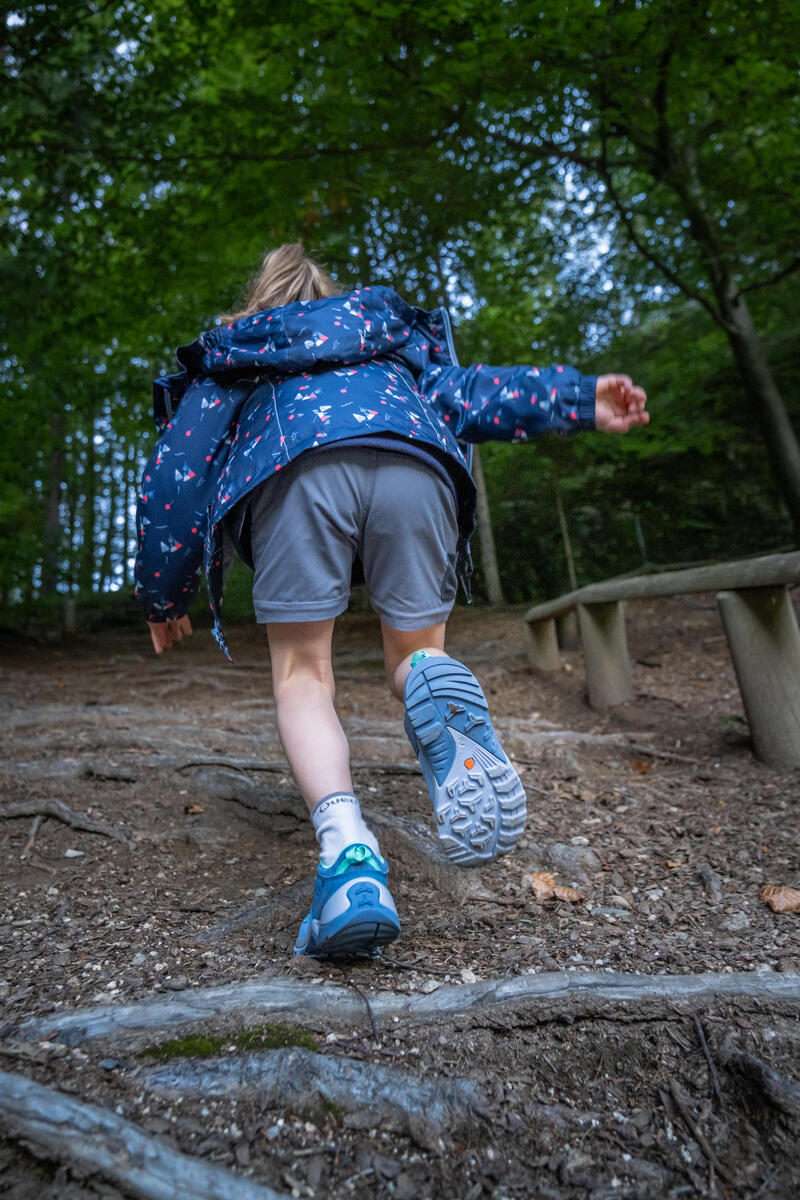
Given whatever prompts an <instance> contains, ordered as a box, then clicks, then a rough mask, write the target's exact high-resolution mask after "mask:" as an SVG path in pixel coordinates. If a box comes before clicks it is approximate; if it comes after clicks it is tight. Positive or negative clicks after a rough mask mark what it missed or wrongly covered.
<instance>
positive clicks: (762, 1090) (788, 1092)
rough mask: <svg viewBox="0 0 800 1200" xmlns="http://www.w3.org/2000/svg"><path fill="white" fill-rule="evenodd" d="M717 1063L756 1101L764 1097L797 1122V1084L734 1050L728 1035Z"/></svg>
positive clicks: (799, 1105)
mask: <svg viewBox="0 0 800 1200" xmlns="http://www.w3.org/2000/svg"><path fill="white" fill-rule="evenodd" d="M719 1061H720V1062H721V1063H722V1065H723V1067H727V1069H728V1070H729V1071H732V1072H733V1073H734V1074H735V1075H738V1076H739V1078H740V1079H741V1080H742V1081H743V1082H744V1083H745V1084H747V1085H748V1086H749V1088H750V1090H751V1091H754V1092H755V1093H756V1094H757V1096H758V1097H759V1099H761V1098H766V1099H767V1100H768V1101H769V1102H770V1104H772V1105H774V1107H775V1108H779V1109H780V1110H781V1112H782V1113H785V1115H786V1116H787V1117H794V1118H795V1119H800V1084H796V1083H793V1082H792V1081H791V1080H790V1079H785V1078H784V1077H783V1075H781V1074H780V1073H779V1072H778V1071H776V1070H775V1069H774V1067H770V1066H769V1065H768V1064H767V1063H765V1062H762V1060H761V1059H760V1058H756V1056H755V1055H754V1054H746V1053H745V1052H744V1051H742V1050H737V1049H736V1048H735V1045H734V1044H733V1040H732V1038H731V1037H730V1035H729V1036H728V1037H727V1038H725V1040H724V1041H723V1043H722V1045H721V1046H720V1049H719Z"/></svg>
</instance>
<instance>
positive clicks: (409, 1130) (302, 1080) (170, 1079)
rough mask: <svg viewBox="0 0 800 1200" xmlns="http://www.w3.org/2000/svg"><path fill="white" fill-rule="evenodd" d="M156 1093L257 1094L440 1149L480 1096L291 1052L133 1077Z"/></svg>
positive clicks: (179, 1065) (370, 1066)
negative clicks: (341, 1115) (339, 1115)
mask: <svg viewBox="0 0 800 1200" xmlns="http://www.w3.org/2000/svg"><path fill="white" fill-rule="evenodd" d="M137 1079H138V1080H139V1081H140V1082H141V1083H142V1085H143V1086H144V1087H146V1088H148V1089H151V1090H153V1091H155V1092H158V1093H160V1094H167V1095H180V1096H184V1095H197V1096H238V1095H240V1094H241V1093H246V1092H249V1093H258V1097H259V1102H260V1104H262V1105H263V1106H264V1107H265V1108H267V1107H273V1106H276V1107H280V1108H282V1109H289V1111H291V1112H294V1113H302V1114H303V1115H304V1116H308V1117H310V1118H311V1119H312V1120H319V1119H321V1118H323V1117H324V1116H325V1112H326V1110H327V1111H330V1106H331V1105H335V1106H336V1108H338V1109H341V1110H342V1111H343V1112H344V1113H346V1114H347V1116H346V1117H345V1124H349V1125H355V1126H356V1127H362V1126H363V1127H366V1128H369V1129H374V1128H375V1126H376V1125H383V1126H385V1127H386V1128H387V1129H392V1130H394V1131H395V1132H398V1133H406V1134H409V1136H410V1137H412V1138H413V1139H414V1141H415V1142H417V1143H418V1144H419V1145H420V1146H422V1147H423V1148H424V1149H426V1150H434V1151H437V1150H441V1149H442V1148H443V1144H444V1143H446V1142H447V1141H449V1139H450V1138H451V1137H452V1136H453V1135H455V1134H456V1133H463V1132H465V1131H466V1130H468V1129H469V1127H470V1126H471V1125H472V1124H473V1123H474V1120H475V1118H476V1116H484V1115H485V1113H486V1103H487V1102H486V1098H485V1097H484V1096H483V1095H482V1094H481V1092H480V1090H479V1088H478V1086H477V1084H475V1083H473V1082H472V1081H471V1080H468V1079H447V1078H440V1079H419V1078H417V1077H416V1076H414V1075H411V1074H409V1073H408V1072H407V1071H402V1070H400V1069H399V1068H398V1067H384V1066H381V1065H379V1064H377V1063H368V1062H359V1060H358V1059H355V1058H342V1057H338V1056H336V1055H329V1054H317V1053H315V1052H314V1051H313V1050H304V1049H301V1048H300V1047H297V1046H292V1047H290V1048H288V1049H284V1050H266V1051H261V1052H258V1053H252V1054H244V1055H242V1056H241V1057H235V1056H230V1057H227V1058H213V1059H200V1060H195V1061H191V1060H182V1061H176V1062H174V1063H170V1064H169V1065H168V1066H165V1067H152V1068H149V1069H145V1070H143V1071H141V1072H140V1073H139V1075H138V1076H137Z"/></svg>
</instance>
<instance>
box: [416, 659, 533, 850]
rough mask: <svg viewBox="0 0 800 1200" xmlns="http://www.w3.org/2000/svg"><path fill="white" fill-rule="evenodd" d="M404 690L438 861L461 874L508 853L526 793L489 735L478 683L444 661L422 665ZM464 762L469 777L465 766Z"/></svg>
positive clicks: (520, 826)
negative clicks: (432, 819) (428, 794)
mask: <svg viewBox="0 0 800 1200" xmlns="http://www.w3.org/2000/svg"><path fill="white" fill-rule="evenodd" d="M410 685H411V686H410V687H409V688H408V689H407V691H406V712H407V724H408V726H410V729H409V732H410V733H412V732H413V735H414V738H415V739H416V741H417V743H418V747H415V748H417V749H418V754H419V756H420V762H421V764H422V765H423V773H424V774H426V781H427V782H428V788H429V791H430V792H431V799H432V801H433V805H434V812H435V815H436V821H437V825H438V833H439V839H440V841H441V844H442V848H443V849H444V852H445V854H446V855H447V856H448V858H449V859H450V860H451V861H452V862H456V863H459V864H460V865H463V866H467V865H469V864H470V863H478V862H485V861H487V860H489V859H492V858H494V857H495V856H496V855H497V854H503V853H506V852H507V851H509V850H512V849H513V848H514V846H515V845H516V843H517V841H518V840H519V838H520V836H521V834H522V831H523V829H524V827H525V817H526V804H525V792H524V790H523V787H522V784H521V782H520V779H519V776H518V775H517V773H516V771H515V770H514V768H513V767H512V766H511V764H510V763H509V762H508V759H507V758H506V756H505V754H504V753H503V750H502V748H501V746H500V743H499V742H498V740H497V738H496V736H495V734H494V730H493V729H492V724H491V720H490V718H489V707H488V704H487V702H486V697H485V696H484V694H483V691H482V690H481V687H480V684H479V683H478V681H477V679H476V678H475V676H474V675H473V674H472V672H471V671H470V670H469V669H468V668H467V667H465V666H464V665H463V664H462V663H458V662H455V661H454V660H453V659H447V658H443V659H435V660H433V661H431V662H426V663H425V665H424V667H423V668H421V669H420V670H418V671H417V673H416V675H415V676H414V678H413V679H412V680H410ZM414 738H412V744H413V742H414ZM469 759H472V760H473V766H472V768H471V769H467V768H466V765H464V760H469ZM426 767H427V771H426V769H425V768H426ZM429 775H432V776H433V778H432V779H431V778H428V776H429Z"/></svg>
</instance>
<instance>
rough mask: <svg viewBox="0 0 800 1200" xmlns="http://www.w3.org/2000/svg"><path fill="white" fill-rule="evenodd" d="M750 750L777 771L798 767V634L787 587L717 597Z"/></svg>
mask: <svg viewBox="0 0 800 1200" xmlns="http://www.w3.org/2000/svg"><path fill="white" fill-rule="evenodd" d="M717 604H718V605H719V611H720V615H721V617H722V624H723V626H724V628H725V634H726V636H727V639H728V645H729V647H730V651H731V658H732V659H733V665H734V668H735V670H736V678H737V679H738V681H739V690H740V691H741V693H742V701H743V703H744V707H745V712H746V713H747V719H748V721H749V723H750V732H751V734H752V738H753V749H754V750H755V753H756V755H757V757H758V758H760V759H761V760H762V762H765V763H769V764H770V765H771V766H775V767H800V630H798V627H797V619H796V617H795V614H794V609H793V608H792V604H791V601H790V599H789V592H788V589H787V588H786V587H780V588H767V587H763V588H746V589H742V590H741V591H735V592H733V591H730V592H718V593H717Z"/></svg>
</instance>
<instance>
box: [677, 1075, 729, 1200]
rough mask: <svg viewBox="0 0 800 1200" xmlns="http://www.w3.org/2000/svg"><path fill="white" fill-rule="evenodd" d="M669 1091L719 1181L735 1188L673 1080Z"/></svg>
mask: <svg viewBox="0 0 800 1200" xmlns="http://www.w3.org/2000/svg"><path fill="white" fill-rule="evenodd" d="M669 1090H670V1095H671V1096H672V1099H673V1102H674V1104H675V1107H676V1108H677V1110H678V1112H679V1113H680V1114H681V1116H682V1117H683V1120H684V1122H685V1124H686V1126H687V1128H688V1130H689V1132H690V1133H691V1135H692V1137H693V1138H694V1140H695V1141H696V1142H697V1144H698V1146H699V1147H700V1149H701V1150H702V1151H703V1154H705V1156H706V1158H707V1159H708V1161H709V1162H710V1163H711V1165H712V1167H713V1168H714V1170H715V1171H716V1172H717V1174H718V1175H719V1177H720V1179H724V1180H725V1182H726V1183H729V1184H730V1185H731V1186H732V1187H736V1186H737V1183H736V1180H735V1179H734V1177H733V1175H731V1173H730V1171H728V1169H727V1168H726V1167H724V1166H723V1165H722V1163H721V1162H720V1161H719V1159H718V1158H717V1156H716V1154H715V1152H714V1147H713V1146H712V1145H711V1143H710V1142H709V1140H708V1138H707V1137H706V1135H705V1134H704V1133H703V1131H702V1129H700V1127H699V1126H698V1124H697V1122H696V1121H695V1119H694V1118H693V1116H692V1114H691V1112H690V1111H689V1105H688V1103H687V1101H686V1097H685V1096H684V1095H683V1093H682V1092H681V1090H680V1088H679V1087H678V1085H677V1083H676V1082H675V1080H674V1079H673V1080H671V1082H670V1085H669Z"/></svg>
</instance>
